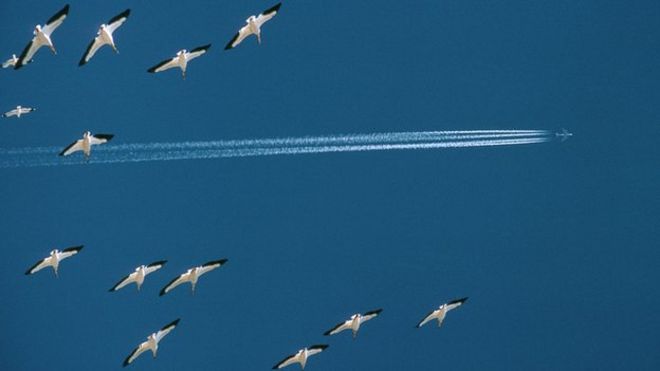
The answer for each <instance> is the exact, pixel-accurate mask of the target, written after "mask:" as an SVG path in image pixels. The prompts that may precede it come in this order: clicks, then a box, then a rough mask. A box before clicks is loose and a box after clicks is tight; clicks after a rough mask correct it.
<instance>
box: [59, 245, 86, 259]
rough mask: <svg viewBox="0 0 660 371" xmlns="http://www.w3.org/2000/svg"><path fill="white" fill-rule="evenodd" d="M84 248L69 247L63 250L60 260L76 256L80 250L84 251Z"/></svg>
mask: <svg viewBox="0 0 660 371" xmlns="http://www.w3.org/2000/svg"><path fill="white" fill-rule="evenodd" d="M82 248H83V246H82V245H80V246H73V247H69V248H66V249H64V250H62V252H61V253H60V260H62V259H66V258H69V257H71V256H73V255H76V254H77V253H78V252H79V251H80V250H82Z"/></svg>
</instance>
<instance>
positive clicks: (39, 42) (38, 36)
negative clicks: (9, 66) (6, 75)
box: [14, 4, 69, 69]
mask: <svg viewBox="0 0 660 371" xmlns="http://www.w3.org/2000/svg"><path fill="white" fill-rule="evenodd" d="M68 14H69V4H67V5H65V6H64V8H62V10H60V11H59V12H57V13H56V14H55V15H54V16H52V17H50V19H49V20H48V22H46V24H45V25H44V26H43V28H42V27H41V25H36V26H35V28H34V32H33V34H34V37H33V38H32V41H30V42H29V43H28V44H27V46H26V47H25V49H23V53H21V56H20V57H18V62H16V66H15V67H14V68H15V69H19V68H21V67H23V66H25V65H26V64H28V63H29V62H30V61H31V60H32V57H33V56H34V54H35V53H36V52H37V50H39V48H41V47H42V46H44V45H47V46H48V47H49V48H50V50H52V51H53V54H57V51H55V46H53V41H52V40H51V38H50V36H51V35H52V33H53V31H55V29H56V28H57V27H59V26H60V25H61V24H62V22H64V19H65V18H66V16H67V15H68Z"/></svg>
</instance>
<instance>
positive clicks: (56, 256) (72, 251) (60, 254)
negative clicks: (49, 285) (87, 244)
mask: <svg viewBox="0 0 660 371" xmlns="http://www.w3.org/2000/svg"><path fill="white" fill-rule="evenodd" d="M82 248H83V246H82V245H80V246H74V247H69V248H66V249H64V250H62V251H60V250H58V249H55V250H53V251H51V252H50V255H48V257H46V258H44V259H42V260H41V261H39V262H37V263H36V264H35V265H33V266H32V267H30V269H28V270H27V271H26V272H25V274H26V275H30V274H34V273H36V272H38V271H40V270H42V269H44V268H46V267H53V270H54V271H55V276H57V275H58V273H57V268H59V266H60V262H61V261H62V260H64V259H66V258H69V257H71V256H73V255H76V254H77V253H79V252H80V250H82Z"/></svg>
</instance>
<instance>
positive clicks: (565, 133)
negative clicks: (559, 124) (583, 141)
mask: <svg viewBox="0 0 660 371" xmlns="http://www.w3.org/2000/svg"><path fill="white" fill-rule="evenodd" d="M555 136H556V137H557V138H561V141H562V142H564V141H566V139H568V138H569V137H572V136H573V133H571V132H569V131H568V130H566V129H561V132H558V133H555Z"/></svg>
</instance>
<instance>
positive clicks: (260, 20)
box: [255, 3, 282, 27]
mask: <svg viewBox="0 0 660 371" xmlns="http://www.w3.org/2000/svg"><path fill="white" fill-rule="evenodd" d="M281 6H282V3H277V5H275V6H273V7H272V8H269V9H267V10H265V11H264V12H263V13H261V14H259V16H258V17H257V19H256V20H255V22H256V23H257V25H259V27H261V26H262V25H263V24H264V23H266V22H268V21H270V19H271V18H273V17H274V16H275V15H276V14H277V12H278V11H279V10H280V7H281Z"/></svg>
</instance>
